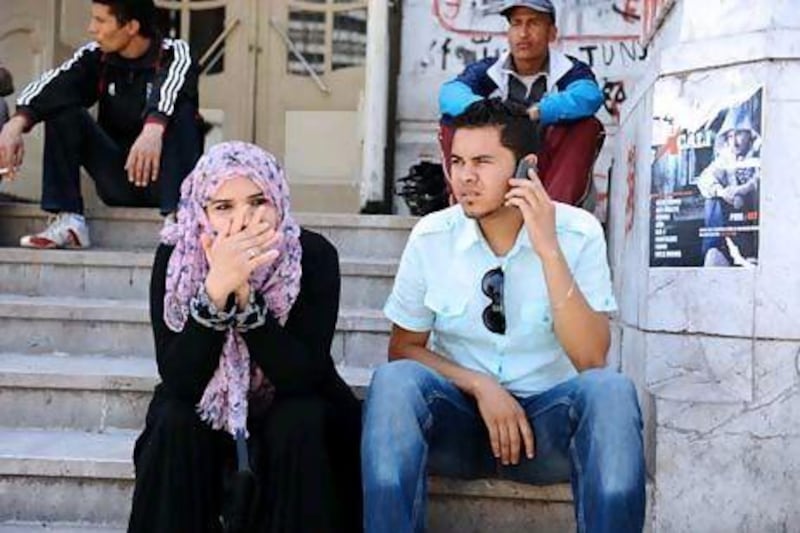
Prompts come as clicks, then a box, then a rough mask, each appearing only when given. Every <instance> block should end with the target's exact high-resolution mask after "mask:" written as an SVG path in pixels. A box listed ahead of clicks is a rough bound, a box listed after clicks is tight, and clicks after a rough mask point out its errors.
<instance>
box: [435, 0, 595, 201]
mask: <svg viewBox="0 0 800 533" xmlns="http://www.w3.org/2000/svg"><path fill="white" fill-rule="evenodd" d="M500 13H501V14H502V15H503V16H504V17H506V19H508V22H509V27H508V48H509V49H508V51H507V52H505V53H504V54H502V55H501V56H500V57H499V58H487V59H484V60H482V61H478V62H476V63H473V64H471V65H469V66H468V67H467V68H466V69H465V70H464V72H462V73H461V74H460V75H459V76H458V77H456V78H455V79H453V80H451V81H448V82H447V83H445V84H444V85H442V88H441V90H440V92H439V107H440V111H441V113H442V130H441V134H440V141H441V144H442V152H443V158H444V162H445V168H446V169H447V171H448V172H447V174H448V176H449V169H450V161H449V159H450V145H451V144H452V134H453V133H452V128H451V127H450V123H451V122H452V120H453V118H454V117H456V116H458V115H460V114H462V113H463V112H464V111H465V110H466V109H467V107H469V105H470V104H472V103H474V102H477V101H480V100H483V99H485V98H487V97H489V96H500V97H501V98H502V99H503V100H513V101H516V102H518V103H520V104H523V105H524V106H525V107H526V108H527V109H528V114H529V116H530V118H531V120H533V121H535V122H537V123H538V124H539V126H540V128H539V131H540V134H542V136H543V138H542V139H541V140H542V144H541V146H542V148H541V151H540V153H539V154H538V155H539V161H538V165H539V175H540V176H541V178H542V181H543V183H544V185H545V187H546V188H547V192H548V194H550V196H551V197H552V198H553V199H554V200H558V201H562V202H565V203H570V204H573V205H579V204H582V203H583V202H584V201H585V200H586V197H587V195H588V193H589V191H590V185H591V169H592V165H593V163H594V159H595V157H596V155H597V151H598V149H599V146H600V144H599V141H600V140H601V138H602V137H601V135H602V131H603V130H602V125H601V124H600V122H599V121H598V120H597V119H596V118H594V114H595V113H596V112H597V110H598V109H599V108H600V106H601V105H602V104H603V93H602V91H601V90H600V88H599V87H598V85H597V81H596V80H595V77H594V74H593V73H592V70H591V68H590V67H589V66H588V65H587V64H585V63H582V62H581V61H579V60H577V59H575V58H574V57H570V56H567V55H565V54H563V53H562V52H559V51H557V50H553V49H551V48H550V45H551V43H553V42H555V40H556V37H557V35H558V31H557V29H556V25H555V20H556V12H555V8H554V7H553V4H552V2H551V1H550V0H521V1H506V2H505V4H504V5H503V8H502V10H501V11H500Z"/></svg>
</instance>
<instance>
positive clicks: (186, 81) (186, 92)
mask: <svg viewBox="0 0 800 533" xmlns="http://www.w3.org/2000/svg"><path fill="white" fill-rule="evenodd" d="M161 46H162V47H165V49H166V52H169V54H170V60H169V61H167V62H166V63H165V64H163V65H161V66H160V68H159V69H158V73H157V74H156V78H155V79H154V80H153V90H152V91H150V96H149V98H148V100H147V105H146V107H145V122H148V123H149V122H158V123H160V124H162V125H166V124H167V123H168V122H169V120H170V118H171V117H172V114H173V113H174V112H175V108H176V105H177V103H178V101H179V100H181V99H183V98H188V99H190V100H191V101H197V83H198V74H197V65H196V64H195V63H194V62H193V60H192V56H191V54H190V51H189V45H188V44H187V43H186V41H183V40H181V39H164V41H163V42H162V44H161Z"/></svg>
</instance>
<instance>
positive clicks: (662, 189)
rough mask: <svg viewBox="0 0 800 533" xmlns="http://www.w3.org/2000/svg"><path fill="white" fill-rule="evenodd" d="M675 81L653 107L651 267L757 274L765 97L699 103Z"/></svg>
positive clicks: (753, 93) (734, 93) (737, 95)
mask: <svg viewBox="0 0 800 533" xmlns="http://www.w3.org/2000/svg"><path fill="white" fill-rule="evenodd" d="M674 81H675V80H661V81H659V83H658V84H657V86H656V89H655V95H654V100H653V163H652V169H651V170H652V181H651V195H650V266H652V267H739V268H753V267H754V266H755V265H757V264H758V233H759V218H760V217H759V182H760V180H761V141H762V134H763V132H762V123H763V122H762V102H763V94H764V89H763V87H752V88H748V89H744V90H741V89H740V88H738V89H737V88H733V89H732V90H731V91H730V92H727V93H724V94H725V96H724V97H716V98H715V99H713V100H712V99H711V98H707V99H706V100H708V101H700V100H702V97H700V98H696V99H694V100H692V99H691V98H690V97H687V96H683V95H680V91H679V90H678V86H677V84H676V83H674ZM718 94H720V93H718Z"/></svg>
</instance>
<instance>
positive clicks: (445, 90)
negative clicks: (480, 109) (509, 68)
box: [439, 57, 497, 117]
mask: <svg viewBox="0 0 800 533" xmlns="http://www.w3.org/2000/svg"><path fill="white" fill-rule="evenodd" d="M495 61H497V59H496V58H493V57H490V58H487V59H483V60H481V61H478V62H476V63H472V64H471V65H468V66H467V68H465V69H464V71H463V72H462V73H461V74H459V75H458V76H457V77H456V78H454V79H452V80H450V81H448V82H445V83H444V84H443V85H442V87H441V89H439V112H440V113H441V114H442V115H448V116H451V117H456V116H458V115H460V114H461V113H463V112H464V110H466V109H467V108H468V107H469V106H470V104H472V103H474V102H477V101H479V100H482V99H484V98H486V97H487V96H489V95H490V94H492V92H493V91H494V90H495V89H497V86H496V85H495V83H494V82H493V81H492V80H491V78H489V76H488V75H487V73H486V72H487V71H488V70H489V67H491V66H492V65H493V64H494V63H495Z"/></svg>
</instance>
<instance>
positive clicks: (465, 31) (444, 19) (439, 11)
mask: <svg viewBox="0 0 800 533" xmlns="http://www.w3.org/2000/svg"><path fill="white" fill-rule="evenodd" d="M463 1H464V0H433V2H432V6H431V11H432V13H433V16H434V18H435V19H436V21H437V22H438V23H439V26H441V27H442V28H443V29H444V30H446V31H447V32H449V33H453V34H456V35H462V36H465V37H473V38H478V39H481V38H483V39H485V38H487V37H501V36H502V37H504V36H505V35H506V32H505V30H489V31H487V30H482V29H479V28H475V27H472V25H465V26H461V25H459V23H458V21H457V20H456V19H457V18H458V16H459V15H460V14H461V13H462V7H464V6H463ZM630 2H635V3H638V2H639V0H626V3H630ZM626 5H627V4H626ZM470 7H472V6H470ZM626 9H627V8H626ZM476 15H479V16H480V18H484V17H486V16H493V17H494V16H499V15H498V14H497V13H495V12H486V13H484V14H480V12H479V11H476ZM637 16H638V15H637ZM475 19H478V17H477V16H476V17H474V18H473V22H474V20H475ZM478 20H479V19H478ZM638 39H639V35H638V34H614V35H602V34H599V35H589V34H578V35H572V34H560V35H559V38H558V40H559V41H561V42H591V41H596V42H607V41H611V42H620V41H636V40H638Z"/></svg>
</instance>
